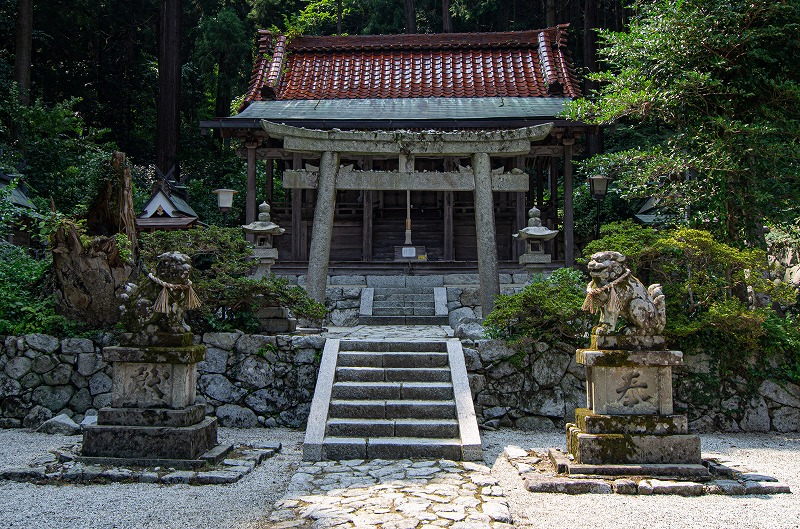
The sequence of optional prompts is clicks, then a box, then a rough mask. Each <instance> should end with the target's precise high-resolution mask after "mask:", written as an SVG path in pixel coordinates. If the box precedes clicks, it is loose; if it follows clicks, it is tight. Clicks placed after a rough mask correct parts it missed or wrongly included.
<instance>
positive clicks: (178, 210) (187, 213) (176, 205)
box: [138, 188, 197, 219]
mask: <svg viewBox="0 0 800 529" xmlns="http://www.w3.org/2000/svg"><path fill="white" fill-rule="evenodd" d="M159 208H160V211H159ZM162 215H163V216H162ZM159 217H161V218H164V217H171V218H177V217H191V218H195V219H196V218H197V213H195V212H194V210H193V209H192V208H191V206H189V204H187V203H186V201H185V200H184V199H183V198H181V197H179V196H178V195H177V194H174V193H173V194H167V193H166V192H164V190H163V189H160V188H159V189H157V190H156V192H155V193H153V195H152V196H151V197H150V200H148V201H147V204H145V205H144V211H143V212H142V213H140V214H139V216H138V218H140V219H148V218H159Z"/></svg>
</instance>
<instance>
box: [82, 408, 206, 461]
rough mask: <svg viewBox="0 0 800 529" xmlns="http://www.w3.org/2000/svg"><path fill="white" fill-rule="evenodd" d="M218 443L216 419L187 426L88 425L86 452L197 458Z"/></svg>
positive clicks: (86, 430) (138, 456) (98, 454)
mask: <svg viewBox="0 0 800 529" xmlns="http://www.w3.org/2000/svg"><path fill="white" fill-rule="evenodd" d="M216 444H217V419H216V418H212V417H207V418H205V419H203V421H202V422H200V423H198V424H195V425H192V426H185V427H169V426H155V427H153V426H118V425H94V426H87V427H86V429H85V430H84V434H83V455H84V456H87V457H115V458H131V459H142V458H147V459H190V460H191V459H197V458H198V457H199V456H200V455H201V454H204V453H205V452H207V451H208V450H210V449H211V448H212V447H213V446H215V445H216Z"/></svg>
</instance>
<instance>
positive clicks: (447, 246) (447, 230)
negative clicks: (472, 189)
mask: <svg viewBox="0 0 800 529" xmlns="http://www.w3.org/2000/svg"><path fill="white" fill-rule="evenodd" d="M455 165H456V163H455V160H453V159H452V158H450V157H446V158H445V159H444V170H445V171H452V170H453V169H455ZM442 195H443V197H442V198H443V200H442V209H443V211H442V217H443V219H442V220H443V224H444V233H443V234H442V237H443V238H444V247H443V255H442V257H443V258H444V260H445V261H455V251H454V240H453V239H454V237H455V233H454V230H453V192H452V191H443V192H442Z"/></svg>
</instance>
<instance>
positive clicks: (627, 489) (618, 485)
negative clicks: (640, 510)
mask: <svg viewBox="0 0 800 529" xmlns="http://www.w3.org/2000/svg"><path fill="white" fill-rule="evenodd" d="M613 486H614V492H616V493H617V494H636V492H637V491H638V488H639V487H638V486H637V485H636V482H635V481H633V480H632V479H625V478H620V479H615V480H614V485H613Z"/></svg>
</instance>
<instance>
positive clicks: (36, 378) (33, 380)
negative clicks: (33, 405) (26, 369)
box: [20, 372, 42, 389]
mask: <svg viewBox="0 0 800 529" xmlns="http://www.w3.org/2000/svg"><path fill="white" fill-rule="evenodd" d="M20 384H21V385H22V387H23V388H25V389H33V388H36V387H39V386H41V385H42V377H41V375H37V374H36V373H32V372H31V373H28V374H27V375H25V376H24V377H22V380H20Z"/></svg>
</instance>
